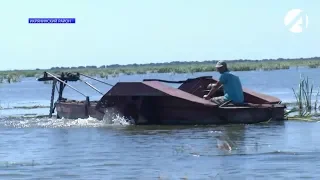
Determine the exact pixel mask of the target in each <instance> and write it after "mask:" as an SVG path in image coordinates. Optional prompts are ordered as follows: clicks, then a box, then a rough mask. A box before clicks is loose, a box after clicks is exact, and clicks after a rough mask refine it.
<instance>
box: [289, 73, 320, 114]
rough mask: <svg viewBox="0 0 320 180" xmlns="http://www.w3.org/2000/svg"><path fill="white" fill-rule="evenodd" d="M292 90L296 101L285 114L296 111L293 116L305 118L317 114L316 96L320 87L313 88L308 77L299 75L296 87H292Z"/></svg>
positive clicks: (319, 91)
mask: <svg viewBox="0 0 320 180" xmlns="http://www.w3.org/2000/svg"><path fill="white" fill-rule="evenodd" d="M292 90H293V93H294V95H295V98H296V102H295V104H294V107H293V108H292V109H291V110H290V111H289V112H287V114H290V113H297V115H295V116H294V117H293V118H303V119H306V120H308V119H310V118H312V117H314V116H318V115H319V114H318V109H319V104H318V97H319V95H320V88H317V89H316V90H315V88H314V85H313V84H312V83H311V82H310V80H309V77H304V76H300V80H299V84H298V88H297V89H294V88H292ZM313 98H314V99H313ZM312 109H313V111H312Z"/></svg>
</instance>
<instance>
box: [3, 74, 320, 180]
mask: <svg viewBox="0 0 320 180" xmlns="http://www.w3.org/2000/svg"><path fill="white" fill-rule="evenodd" d="M304 71H306V73H309V74H311V75H317V74H316V73H318V75H320V72H319V70H318V72H317V71H314V70H304ZM275 72H278V73H280V74H281V76H280V75H278V76H277V75H274V74H272V73H271V72H240V74H241V77H243V78H242V79H243V82H244V84H245V85H246V86H247V87H250V88H254V89H256V90H259V89H263V90H264V92H267V93H268V92H269V94H273V95H274V94H278V95H277V96H278V97H280V98H282V99H287V100H288V101H291V100H293V98H294V97H293V96H291V95H292V94H290V93H291V87H293V86H296V85H297V81H296V80H297V78H299V75H297V72H296V70H291V71H288V72H284V71H274V72H273V73H275ZM254 73H255V74H256V75H255V76H251V75H250V74H254ZM259 73H260V74H259ZM206 75H207V74H206ZM263 75H264V76H263ZM290 75H292V76H294V77H296V79H294V78H291V79H288V76H290ZM159 76H160V75H159ZM190 76H191V75H190ZM192 76H196V75H192ZM257 76H259V79H257ZM250 77H251V79H250ZM273 77H277V80H279V82H278V83H277V82H275V84H273V85H270V84H268V83H265V82H274V81H272V80H270V79H269V78H273ZM126 78H127V79H130V78H132V79H133V78H135V79H134V80H139V78H137V77H136V76H130V77H126ZM141 78H145V77H140V79H141ZM150 78H154V77H150ZM160 78H162V77H160ZM175 78H176V79H182V78H185V77H181V76H180V77H179V76H175ZM286 78H287V79H286ZM120 80H121V79H120ZM122 80H123V79H122ZM130 80H131V79H130ZM112 81H113V82H114V83H115V82H117V81H119V79H110V80H109V82H112ZM73 85H74V86H76V87H77V88H80V87H82V86H81V85H79V84H77V83H75V84H73ZM97 86H98V85H97ZM50 88H51V85H45V84H43V83H38V82H35V80H34V79H26V80H24V81H23V82H21V83H18V84H11V85H8V84H4V85H1V87H0V93H1V97H0V100H1V106H2V107H5V108H6V109H3V110H0V136H1V140H0V178H1V179H58V178H61V179H75V180H78V179H199V180H200V179H223V180H224V179H319V176H320V175H319V174H320V170H319V169H320V168H319V167H320V158H319V157H320V156H319V155H320V149H319V148H320V138H319V135H320V134H319V131H318V129H319V128H320V124H319V123H318V122H317V121H314V122H301V121H286V122H273V123H261V124H255V125H225V126H214V125H212V126H133V125H129V124H127V123H125V122H124V120H123V119H122V118H121V117H119V118H117V119H113V120H114V123H113V124H109V123H108V122H109V121H97V120H95V119H92V118H89V119H78V120H68V119H55V118H38V117H36V115H46V114H48V109H47V108H37V109H17V108H13V107H14V106H33V105H38V104H41V105H48V104H49V101H48V100H49V99H50ZM103 88H105V87H104V86H99V89H103ZM35 89H36V91H35ZM107 90H108V88H105V91H107ZM85 91H86V92H90V91H89V90H88V89H86V90H85ZM69 92H70V94H69V96H70V97H74V98H81V96H77V94H75V93H73V92H71V91H69ZM90 93H92V96H93V97H96V98H98V97H99V96H96V94H95V93H94V92H90Z"/></svg>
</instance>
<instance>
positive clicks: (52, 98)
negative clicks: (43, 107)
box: [49, 80, 57, 118]
mask: <svg viewBox="0 0 320 180" xmlns="http://www.w3.org/2000/svg"><path fill="white" fill-rule="evenodd" d="M56 84H57V80H53V83H52V91H51V100H50V112H49V118H51V117H52V113H53V101H54V93H55V91H56Z"/></svg>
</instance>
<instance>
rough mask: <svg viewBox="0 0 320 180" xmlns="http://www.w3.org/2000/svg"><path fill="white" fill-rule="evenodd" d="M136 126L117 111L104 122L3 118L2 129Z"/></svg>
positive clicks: (20, 117) (93, 120) (90, 118)
mask: <svg viewBox="0 0 320 180" xmlns="http://www.w3.org/2000/svg"><path fill="white" fill-rule="evenodd" d="M111 111H112V110H111ZM132 124H134V123H133V122H132V120H128V119H126V118H124V117H123V116H122V115H121V114H119V113H117V111H113V112H112V113H110V110H109V111H108V112H106V115H105V117H104V118H103V120H98V119H95V118H92V117H89V118H87V119H80V118H79V119H65V118H61V119H57V118H54V117H53V118H39V117H35V116H34V117H30V116H29V117H26V116H16V117H3V116H2V117H1V118H0V127H14V128H31V127H40V128H65V127H67V128H72V127H75V128H79V127H110V126H119V125H121V126H127V125H132Z"/></svg>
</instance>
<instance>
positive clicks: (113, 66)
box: [36, 57, 320, 70]
mask: <svg viewBox="0 0 320 180" xmlns="http://www.w3.org/2000/svg"><path fill="white" fill-rule="evenodd" d="M301 60H320V57H310V58H294V59H285V58H278V59H262V60H250V59H239V60H226V61H227V62H228V63H237V62H266V61H269V62H272V61H301ZM217 62H218V60H205V61H171V62H162V63H145V64H137V63H133V64H126V65H120V64H111V65H102V66H99V67H98V66H94V65H91V66H78V67H52V68H50V69H51V70H59V69H60V70H61V69H98V68H100V69H104V68H121V67H143V66H144V67H146V66H170V65H192V64H215V63H217ZM36 70H40V69H38V68H37V69H36Z"/></svg>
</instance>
